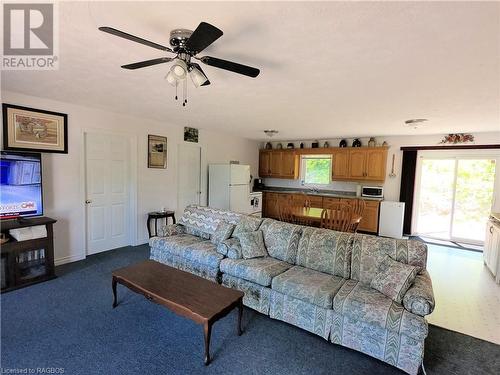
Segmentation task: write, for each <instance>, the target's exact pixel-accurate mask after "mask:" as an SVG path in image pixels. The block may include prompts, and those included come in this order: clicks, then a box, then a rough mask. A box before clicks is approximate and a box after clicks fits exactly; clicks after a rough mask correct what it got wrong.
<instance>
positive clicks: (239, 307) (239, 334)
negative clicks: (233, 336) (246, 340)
mask: <svg viewBox="0 0 500 375" xmlns="http://www.w3.org/2000/svg"><path fill="white" fill-rule="evenodd" d="M242 315H243V298H241V299H240V302H239V303H238V336H241V334H242V333H243V331H242V330H241V316H242Z"/></svg>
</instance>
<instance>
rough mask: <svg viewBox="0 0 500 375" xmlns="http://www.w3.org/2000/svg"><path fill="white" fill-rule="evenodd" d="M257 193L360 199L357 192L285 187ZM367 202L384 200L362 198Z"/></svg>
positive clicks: (267, 187) (381, 199)
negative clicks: (301, 194) (304, 194)
mask: <svg viewBox="0 0 500 375" xmlns="http://www.w3.org/2000/svg"><path fill="white" fill-rule="evenodd" d="M256 191H262V192H270V193H283V194H298V193H306V194H307V195H317V196H320V197H332V198H353V199H354V198H358V197H356V192H354V191H352V192H350V191H337V190H318V191H311V190H309V189H297V188H285V187H274V186H266V187H263V188H261V189H255V190H254V192H256ZM360 198H362V199H366V200H373V201H383V200H384V198H371V197H360Z"/></svg>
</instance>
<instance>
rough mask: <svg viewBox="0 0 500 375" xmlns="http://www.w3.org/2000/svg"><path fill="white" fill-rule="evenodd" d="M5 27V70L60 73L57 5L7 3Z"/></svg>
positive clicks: (4, 6) (4, 15) (4, 13)
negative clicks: (55, 70)
mask: <svg viewBox="0 0 500 375" xmlns="http://www.w3.org/2000/svg"><path fill="white" fill-rule="evenodd" d="M3 25H4V26H3V56H2V68H3V69H6V70H8V69H10V70H48V69H49V70H50V69H57V56H56V54H55V52H56V43H55V42H56V41H57V40H56V29H57V27H56V26H57V24H56V17H55V4H54V3H50V2H45V3H4V4H3Z"/></svg>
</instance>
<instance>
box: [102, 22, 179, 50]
mask: <svg viewBox="0 0 500 375" xmlns="http://www.w3.org/2000/svg"><path fill="white" fill-rule="evenodd" d="M99 30H101V31H104V32H105V33H108V34H112V35H116V36H119V37H120V38H124V39H128V40H131V41H133V42H136V43H140V44H144V45H145V46H149V47H153V48H156V49H159V50H162V51H168V52H174V51H172V50H171V49H170V48H168V47H165V46H162V45H161V44H158V43H155V42H151V41H149V40H146V39H143V38H139V37H138V36H135V35H132V34H128V33H126V32H124V31H120V30H117V29H114V28H112V27H107V26H102V27H99Z"/></svg>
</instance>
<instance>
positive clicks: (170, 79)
mask: <svg viewBox="0 0 500 375" xmlns="http://www.w3.org/2000/svg"><path fill="white" fill-rule="evenodd" d="M165 79H166V80H167V82H168V83H169V84H171V85H172V86H177V79H176V78H175V76H174V74H173V73H172V72H171V71H170V72H168V73H167V75H166V76H165Z"/></svg>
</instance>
